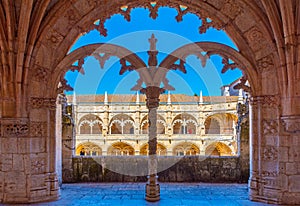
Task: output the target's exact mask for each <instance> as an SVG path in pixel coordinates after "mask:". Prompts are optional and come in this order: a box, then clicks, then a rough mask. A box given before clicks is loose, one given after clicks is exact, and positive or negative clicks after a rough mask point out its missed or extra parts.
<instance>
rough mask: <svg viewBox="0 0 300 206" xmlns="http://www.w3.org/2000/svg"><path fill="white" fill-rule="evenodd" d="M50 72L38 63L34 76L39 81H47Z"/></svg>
mask: <svg viewBox="0 0 300 206" xmlns="http://www.w3.org/2000/svg"><path fill="white" fill-rule="evenodd" d="M48 74H49V73H48V70H47V69H46V68H44V67H41V66H38V65H36V67H35V69H34V71H33V78H34V79H35V80H36V81H38V82H46V81H47V78H48Z"/></svg>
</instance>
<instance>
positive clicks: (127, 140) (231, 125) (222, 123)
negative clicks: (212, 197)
mask: <svg viewBox="0 0 300 206" xmlns="http://www.w3.org/2000/svg"><path fill="white" fill-rule="evenodd" d="M119 96H120V97H123V98H124V99H126V95H123V96H122V95H119ZM127 96H129V95H127ZM139 96H140V94H138V95H137V97H136V99H140V97H139ZM161 96H162V97H161V98H162V99H168V100H169V102H166V103H162V104H161V105H160V107H159V109H158V116H157V123H156V126H157V135H158V149H157V151H158V152H157V154H158V155H162V156H167V155H168V156H172V155H176V156H179V155H208V156H209V155H214V156H233V155H237V154H238V152H237V150H238V148H237V145H238V144H237V136H236V126H237V125H236V124H237V119H238V117H237V111H236V108H237V104H238V103H241V102H238V97H237V96H228V97H227V98H226V97H225V96H219V97H211V98H209V97H205V100H208V99H210V100H211V101H217V100H218V101H221V102H211V103H210V102H206V103H205V104H204V103H201V104H199V103H197V102H194V103H193V104H191V103H189V104H187V103H184V102H176V104H175V105H173V104H172V102H171V95H161ZM166 96H168V98H166ZM172 96H173V98H175V99H176V95H172ZM76 98H77V99H78V100H79V101H80V100H83V99H84V96H76ZM95 98H96V99H97V97H95ZM107 98H108V97H107ZM115 98H116V97H114V95H110V96H109V99H112V100H113V99H115ZM189 98H190V99H196V98H195V97H192V96H185V101H187V100H188V99H189ZM100 99H103V98H100ZM143 99H144V98H143ZM202 99H203V97H202ZM114 101H117V99H115V100H114ZM68 102H69V103H68V104H69V107H72V108H73V109H72V111H73V116H74V125H75V127H76V129H75V130H76V138H75V139H76V144H75V145H76V155H85V156H97V155H147V154H148V152H147V148H148V144H147V141H148V129H149V119H148V111H147V108H146V105H145V104H143V103H141V102H122V103H114V102H111V103H101V102H76V100H75V101H74V97H73V96H68ZM104 119H105V120H106V121H104ZM104 128H108V129H104ZM214 146H216V147H214ZM212 147H213V149H212Z"/></svg>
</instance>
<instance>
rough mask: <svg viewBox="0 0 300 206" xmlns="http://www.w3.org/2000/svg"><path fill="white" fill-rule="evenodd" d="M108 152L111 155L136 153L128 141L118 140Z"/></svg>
mask: <svg viewBox="0 0 300 206" xmlns="http://www.w3.org/2000/svg"><path fill="white" fill-rule="evenodd" d="M107 154H108V155H111V156H120V155H124V156H128V155H134V148H133V147H132V146H130V145H129V144H127V143H124V142H117V143H114V144H112V145H111V146H110V147H109V148H108V150H107Z"/></svg>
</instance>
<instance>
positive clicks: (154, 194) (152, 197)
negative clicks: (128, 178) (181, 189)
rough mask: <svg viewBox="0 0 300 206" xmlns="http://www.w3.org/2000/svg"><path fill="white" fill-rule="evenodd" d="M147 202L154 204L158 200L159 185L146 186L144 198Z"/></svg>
mask: <svg viewBox="0 0 300 206" xmlns="http://www.w3.org/2000/svg"><path fill="white" fill-rule="evenodd" d="M145 199H146V200H147V201H149V202H156V201H159V200H160V186H159V184H156V185H150V184H146V197H145Z"/></svg>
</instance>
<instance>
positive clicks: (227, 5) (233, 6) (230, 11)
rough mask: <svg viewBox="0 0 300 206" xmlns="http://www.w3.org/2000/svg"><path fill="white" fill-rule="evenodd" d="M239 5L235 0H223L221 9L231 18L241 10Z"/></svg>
mask: <svg viewBox="0 0 300 206" xmlns="http://www.w3.org/2000/svg"><path fill="white" fill-rule="evenodd" d="M241 10H242V9H241V7H240V5H238V3H237V2H236V0H225V2H224V4H223V7H222V9H221V11H222V12H223V13H225V14H226V15H227V16H229V17H230V18H231V19H234V18H235V17H236V16H237V15H239V13H240V12H241Z"/></svg>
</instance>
